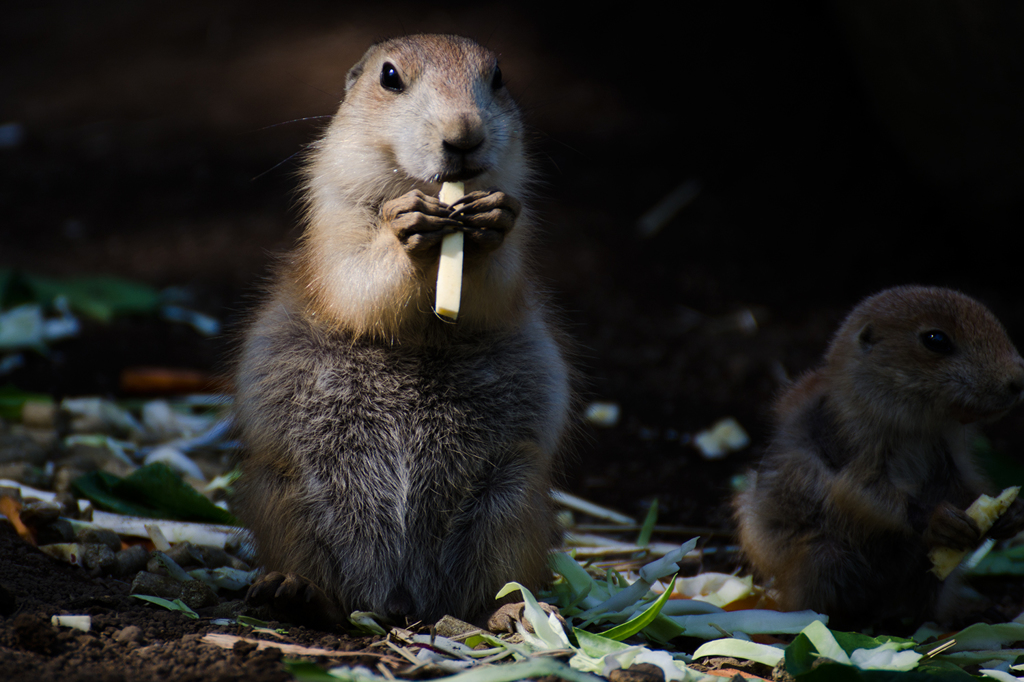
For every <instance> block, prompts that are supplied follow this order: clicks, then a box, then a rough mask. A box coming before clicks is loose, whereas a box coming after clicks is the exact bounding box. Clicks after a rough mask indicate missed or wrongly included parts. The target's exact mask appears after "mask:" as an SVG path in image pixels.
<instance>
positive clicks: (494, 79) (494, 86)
mask: <svg viewBox="0 0 1024 682" xmlns="http://www.w3.org/2000/svg"><path fill="white" fill-rule="evenodd" d="M503 85H505V81H503V80H502V79H501V67H500V66H497V65H495V67H494V75H493V76H491V90H500V89H501V87H502V86H503Z"/></svg>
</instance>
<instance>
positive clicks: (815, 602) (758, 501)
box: [736, 286, 1024, 626]
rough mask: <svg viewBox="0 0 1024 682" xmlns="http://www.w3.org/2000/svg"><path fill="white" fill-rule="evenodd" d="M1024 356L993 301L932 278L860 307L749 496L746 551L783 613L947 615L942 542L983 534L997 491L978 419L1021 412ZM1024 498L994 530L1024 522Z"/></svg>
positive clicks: (786, 415) (799, 394)
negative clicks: (987, 496)
mask: <svg viewBox="0 0 1024 682" xmlns="http://www.w3.org/2000/svg"><path fill="white" fill-rule="evenodd" d="M1022 390H1024V361H1022V360H1021V357H1020V355H1019V354H1018V353H1017V350H1016V348H1015V347H1014V345H1013V343H1012V342H1011V341H1010V339H1009V337H1008V336H1007V334H1006V332H1005V330H1004V329H1003V327H1002V325H1001V324H1000V323H999V321H998V320H997V319H996V318H995V316H993V315H992V313H991V312H990V311H989V310H988V309H987V308H985V307H984V306H983V305H981V304H980V303H978V302H977V301H974V300H973V299H971V298H968V297H967V296H964V295H963V294H960V293H957V292H955V291H951V290H949V289H942V288H929V287H918V286H907V287H897V288H893V289H888V290H886V291H883V292H881V293H879V294H877V295H875V296H872V297H870V298H867V299H865V300H864V301H862V302H861V303H860V304H859V305H857V306H856V307H855V308H854V309H853V311H852V312H851V313H850V314H849V316H848V317H847V318H846V320H845V321H844V322H843V324H842V326H841V327H840V329H839V331H838V332H837V333H836V335H835V337H834V338H833V340H832V343H831V345H830V347H829V350H828V354H827V355H826V357H825V364H824V366H823V367H821V368H820V369H818V370H816V371H814V372H811V373H810V374H807V375H806V376H804V377H803V378H801V379H800V380H799V381H798V382H797V383H796V384H794V385H793V386H792V387H791V388H790V389H789V390H788V391H787V392H786V393H785V394H784V395H783V396H782V397H781V398H780V400H779V401H778V403H777V404H776V423H777V432H776V434H775V437H774V439H773V441H772V443H771V445H770V447H769V448H768V450H767V452H766V454H765V456H764V459H763V461H762V462H761V464H760V467H759V469H758V471H757V472H756V474H755V475H753V476H752V477H751V483H750V485H749V487H748V489H747V490H746V491H744V492H743V493H741V494H740V495H739V496H738V497H737V500H736V518H737V521H738V524H739V532H740V544H741V546H742V549H743V552H744V554H745V555H746V558H747V559H748V560H749V562H750V563H751V564H752V566H753V567H754V569H755V570H756V571H757V572H758V573H759V574H760V575H761V576H762V577H764V578H769V577H771V578H774V588H775V590H776V591H777V594H778V599H779V602H780V604H781V606H782V607H783V608H785V609H787V610H798V609H814V610H816V611H821V612H824V613H827V614H829V616H831V617H832V618H833V620H834V622H835V623H837V624H839V625H840V626H844V624H845V625H849V626H859V625H863V624H866V623H868V622H872V621H875V620H878V619H881V618H885V617H890V616H912V617H933V616H935V615H937V614H936V613H935V606H936V600H937V597H938V593H939V587H940V585H939V582H938V580H937V579H935V578H934V577H933V576H932V575H931V574H930V573H929V572H928V569H929V567H930V564H929V561H928V558H927V551H928V550H929V549H930V548H931V547H933V546H950V547H953V548H956V549H964V548H968V547H973V546H975V545H976V544H977V543H978V541H979V540H980V539H981V538H980V536H979V532H978V528H977V525H976V524H975V523H974V521H973V520H971V519H970V517H968V516H967V515H966V513H965V512H964V511H963V510H964V509H965V508H966V507H967V506H968V505H970V503H971V502H973V501H974V499H975V498H977V497H978V495H979V494H981V493H983V492H991V490H990V486H989V484H988V482H987V481H986V480H985V479H984V476H983V475H982V474H981V472H980V471H979V469H978V468H977V466H976V465H975V464H974V462H973V461H972V459H971V455H970V452H969V448H970V446H971V440H972V436H973V435H974V427H973V425H974V424H975V423H976V422H979V421H984V420H990V419H994V418H996V417H998V416H1000V415H1002V414H1003V413H1004V412H1006V411H1007V410H1009V409H1010V408H1012V407H1013V406H1014V405H1016V404H1017V403H1018V402H1019V401H1020V399H1021V392H1022ZM1022 512H1024V505H1022V503H1021V502H1020V501H1017V502H1015V503H1014V504H1013V505H1012V506H1011V507H1010V509H1009V510H1008V511H1007V513H1006V514H1005V515H1004V516H1003V517H1002V518H1001V519H1000V520H999V521H998V522H997V524H996V526H995V527H994V528H993V529H992V531H990V534H992V535H994V536H997V537H998V536H1007V535H1011V534H1013V533H1015V532H1016V531H1017V530H1020V528H1021V526H1022V524H1024V513H1022Z"/></svg>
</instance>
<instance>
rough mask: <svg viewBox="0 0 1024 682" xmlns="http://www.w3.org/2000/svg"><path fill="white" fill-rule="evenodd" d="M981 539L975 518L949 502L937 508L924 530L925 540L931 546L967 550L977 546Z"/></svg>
mask: <svg viewBox="0 0 1024 682" xmlns="http://www.w3.org/2000/svg"><path fill="white" fill-rule="evenodd" d="M980 540H981V530H980V529H979V528H978V524H977V523H976V522H975V521H974V519H972V518H971V517H970V516H968V515H967V512H966V511H964V510H963V509H958V508H957V507H954V506H953V505H952V504H950V503H949V502H943V503H942V504H940V505H939V506H938V507H936V508H935V511H934V512H933V513H932V517H931V519H930V520H929V522H928V528H927V529H925V532H924V541H925V544H926V545H928V546H929V547H949V548H951V549H957V550H967V549H972V548H974V547H976V546H977V545H978V542H979V541H980Z"/></svg>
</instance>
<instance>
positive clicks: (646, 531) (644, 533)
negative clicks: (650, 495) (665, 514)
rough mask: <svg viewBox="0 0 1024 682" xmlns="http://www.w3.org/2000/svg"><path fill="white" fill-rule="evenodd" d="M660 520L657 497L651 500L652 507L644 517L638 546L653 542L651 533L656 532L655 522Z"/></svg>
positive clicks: (637, 540) (637, 541)
mask: <svg viewBox="0 0 1024 682" xmlns="http://www.w3.org/2000/svg"><path fill="white" fill-rule="evenodd" d="M657 520H658V498H657V497H655V498H654V500H652V501H651V508H650V509H648V510H647V517H646V518H644V524H643V526H641V527H640V535H639V537H637V539H636V544H637V546H638V547H646V546H647V545H649V544H651V535H652V534H653V533H654V524H655V523H656V522H657Z"/></svg>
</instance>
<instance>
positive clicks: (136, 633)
mask: <svg viewBox="0 0 1024 682" xmlns="http://www.w3.org/2000/svg"><path fill="white" fill-rule="evenodd" d="M114 641H116V642H117V643H118V644H128V643H129V642H135V643H136V644H143V643H145V641H146V638H145V637H143V636H142V628H140V627H139V626H138V625H129V626H128V627H125V628H121V629H120V630H119V631H118V632H117V634H116V635H114Z"/></svg>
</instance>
